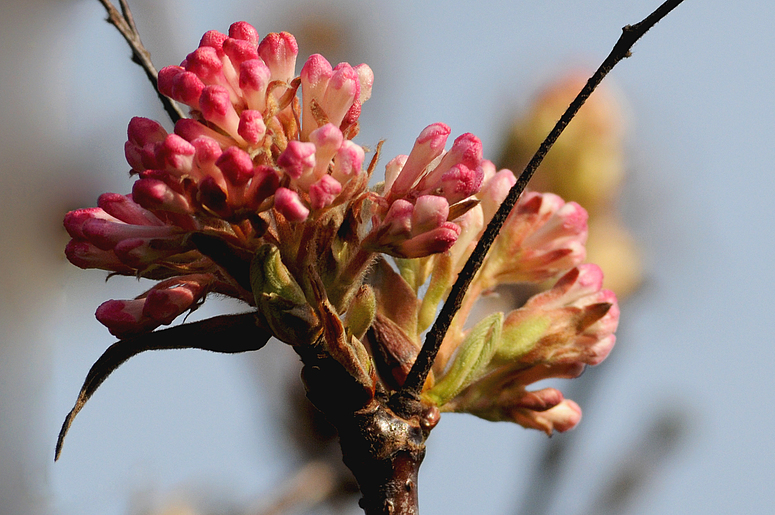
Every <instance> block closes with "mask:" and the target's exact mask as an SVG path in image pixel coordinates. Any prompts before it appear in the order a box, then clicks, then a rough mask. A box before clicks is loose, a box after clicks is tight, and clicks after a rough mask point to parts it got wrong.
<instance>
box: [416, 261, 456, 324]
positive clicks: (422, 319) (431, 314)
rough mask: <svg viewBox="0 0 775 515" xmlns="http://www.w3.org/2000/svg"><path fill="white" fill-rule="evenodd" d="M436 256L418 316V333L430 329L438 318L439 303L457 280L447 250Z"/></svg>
mask: <svg viewBox="0 0 775 515" xmlns="http://www.w3.org/2000/svg"><path fill="white" fill-rule="evenodd" d="M435 257H436V260H435V261H434V268H433V275H431V280H430V283H429V284H428V290H427V291H426V292H425V296H424V297H423V299H422V304H420V311H419V314H418V316H417V334H420V333H422V332H423V331H425V330H426V329H428V328H429V327H430V326H431V324H432V323H433V321H434V320H435V319H436V311H438V309H439V304H440V303H441V301H442V300H443V299H444V297H445V295H446V294H447V291H449V288H450V287H451V286H452V283H453V282H454V280H455V278H454V274H453V272H452V258H451V256H450V255H449V253H447V252H445V253H444V254H438V255H437V256H435Z"/></svg>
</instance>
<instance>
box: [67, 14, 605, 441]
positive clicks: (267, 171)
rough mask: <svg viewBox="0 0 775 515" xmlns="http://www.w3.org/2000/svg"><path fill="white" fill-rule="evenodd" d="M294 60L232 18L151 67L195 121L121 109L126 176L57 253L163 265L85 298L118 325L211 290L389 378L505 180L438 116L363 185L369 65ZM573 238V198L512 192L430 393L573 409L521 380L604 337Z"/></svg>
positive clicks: (516, 408) (548, 421)
mask: <svg viewBox="0 0 775 515" xmlns="http://www.w3.org/2000/svg"><path fill="white" fill-rule="evenodd" d="M297 56H298V46H297V44H296V41H295V39H294V38H293V36H292V35H290V34H288V33H273V34H268V35H266V36H265V37H264V38H261V37H259V35H258V33H257V31H256V29H255V28H254V27H252V26H251V25H249V24H247V23H245V22H238V23H235V24H233V25H232V26H231V27H230V29H229V31H228V34H223V33H220V32H218V31H209V32H207V33H206V34H205V35H204V36H203V37H202V40H201V42H200V44H199V47H198V48H197V49H195V50H194V51H193V52H191V53H190V54H188V55H187V56H186V58H185V59H184V60H183V61H182V62H181V64H180V65H179V66H168V67H165V68H163V69H162V70H161V71H160V72H159V79H158V83H159V89H160V91H161V92H162V93H163V94H165V95H167V96H169V97H170V98H172V99H174V100H176V101H178V102H181V103H183V104H185V105H187V106H188V107H189V108H190V111H189V116H190V117H189V118H184V119H181V120H179V121H178V122H177V123H176V124H175V127H174V130H173V131H172V132H171V133H168V132H167V131H166V130H165V129H164V128H163V127H162V126H161V125H160V124H159V123H157V122H155V121H153V120H149V119H146V118H133V119H132V120H131V121H130V122H129V126H128V130H127V142H126V144H125V147H124V153H125V156H126V159H127V162H128V163H129V166H130V168H131V173H132V174H133V175H134V176H135V177H136V181H135V182H134V184H133V186H132V191H131V193H130V194H126V195H121V194H116V193H106V194H104V195H102V196H101V197H100V198H99V199H98V207H94V208H87V209H80V210H76V211H72V212H70V213H68V214H67V215H66V216H65V220H64V225H65V228H66V229H67V231H68V233H69V234H70V236H71V237H72V240H71V241H70V243H69V244H68V245H67V248H66V255H67V257H68V259H69V260H70V261H71V262H72V263H73V264H75V265H76V266H79V267H81V268H96V269H102V270H106V271H108V272H110V273H111V274H119V275H127V276H136V277H143V278H147V279H151V280H154V281H157V282H156V283H155V285H154V286H152V287H151V288H150V289H149V290H148V291H146V292H145V293H142V294H140V295H139V296H138V297H136V298H134V299H128V300H120V299H112V300H108V301H106V302H105V303H103V304H102V305H101V306H100V307H99V308H98V309H97V313H96V316H97V319H98V320H99V321H100V322H102V323H103V324H104V325H105V326H106V327H107V328H108V329H109V331H110V332H111V333H112V334H114V335H115V336H117V337H118V338H132V337H136V336H139V335H143V334H145V333H148V332H151V331H154V330H155V329H156V328H158V327H160V326H162V325H167V324H170V323H172V322H173V321H174V320H175V319H176V318H177V317H179V316H181V315H184V314H185V313H188V312H190V311H192V310H194V309H196V308H197V307H198V306H199V305H200V304H201V303H202V302H204V300H205V298H206V296H207V295H208V294H211V293H213V294H219V295H224V296H228V297H232V298H236V299H239V300H241V301H243V302H244V303H246V304H247V305H249V306H250V307H252V308H253V309H254V310H255V311H256V323H257V324H259V325H260V326H261V328H262V329H263V330H265V331H267V332H268V333H271V334H272V335H274V336H275V337H277V338H278V339H279V340H281V341H283V342H285V343H287V344H290V345H292V346H294V347H296V348H297V349H307V348H314V349H316V350H315V352H323V353H327V355H328V356H330V357H332V358H333V359H336V360H337V361H338V362H339V363H340V364H341V365H342V366H343V367H344V369H345V370H346V371H347V373H349V374H350V375H351V376H352V378H353V379H354V381H355V382H356V383H358V384H360V385H361V386H362V387H363V388H364V391H366V392H371V394H374V392H376V391H377V383H379V384H381V386H380V388H383V389H387V390H390V389H396V388H400V386H401V384H402V383H403V381H404V380H405V379H406V375H407V373H408V371H409V369H410V368H411V365H412V363H413V361H414V358H415V356H416V354H417V352H418V350H419V349H420V347H421V340H420V336H421V334H422V333H423V332H424V331H425V330H426V329H427V328H428V326H429V325H430V323H431V321H432V319H433V317H434V316H435V313H436V311H437V309H438V305H439V303H441V302H443V301H444V299H445V298H446V296H447V295H448V294H449V291H450V288H451V287H452V284H453V282H454V280H455V277H456V276H457V273H458V272H459V271H460V269H461V268H462V266H463V263H465V261H466V260H467V259H468V258H469V256H470V255H471V252H472V251H473V248H474V246H475V245H476V242H477V241H478V240H479V238H480V237H481V235H482V232H483V231H484V228H485V226H486V224H487V223H488V222H489V220H490V219H491V218H492V217H493V215H494V213H495V211H496V210H497V208H498V206H499V204H500V202H501V201H502V200H503V199H504V198H505V197H506V194H507V192H508V191H509V189H510V188H511V187H512V186H513V185H514V183H515V178H514V175H513V174H512V172H510V171H509V170H501V171H498V170H496V168H495V166H494V165H493V163H492V162H490V161H487V160H485V159H484V158H483V152H482V143H481V141H480V140H479V139H478V138H477V137H476V136H474V135H472V134H470V133H464V134H462V135H459V136H457V137H456V138H455V139H454V140H453V141H452V143H451V144H449V145H448V140H449V137H450V135H451V134H452V130H451V128H450V127H448V126H447V125H445V124H443V123H433V124H431V125H429V126H427V127H426V128H425V129H423V130H422V131H420V133H419V135H418V137H417V139H416V141H415V143H414V146H413V148H412V149H411V150H410V151H409V153H408V154H406V155H400V156H396V157H394V158H392V159H388V160H387V162H386V163H385V164H384V169H385V178H384V181H383V182H382V183H380V184H378V185H377V186H375V187H374V188H373V189H369V187H368V184H369V180H370V178H371V175H372V174H373V173H374V171H375V170H377V169H378V167H380V166H383V165H380V164H379V163H378V160H377V157H378V152H375V154H376V155H371V156H369V152H368V151H367V150H366V149H364V148H363V147H361V146H360V145H359V144H357V143H355V142H354V141H353V138H355V137H356V136H357V134H358V129H359V126H358V123H359V122H358V119H359V116H360V112H361V109H362V107H363V104H364V102H366V101H367V100H368V99H369V98H370V97H371V94H372V88H373V82H374V75H373V73H372V71H371V69H370V68H369V67H368V66H367V65H365V64H360V65H357V66H352V65H350V64H348V63H339V64H337V65H333V66H332V64H331V63H329V62H328V61H327V60H326V59H325V58H324V57H323V56H321V55H318V54H313V55H312V56H310V57H309V58H308V59H307V60H306V61H305V62H304V63H299V64H300V65H301V66H300V70H299V71H298V72H297V62H296V61H297ZM297 73H298V75H297ZM378 148H379V147H378ZM586 235H587V227H586V212H585V211H584V210H583V209H582V208H581V207H580V206H579V205H577V204H575V203H573V202H567V203H566V202H564V201H563V200H562V199H561V198H560V197H558V196H556V195H552V194H540V193H535V192H529V193H526V194H524V195H523V196H522V198H521V199H520V201H519V202H518V204H517V206H516V208H515V209H514V210H513V212H512V213H511V215H510V216H509V218H508V220H507V222H506V224H505V225H504V227H503V229H502V231H501V234H500V235H499V236H498V238H496V241H495V244H494V246H493V248H492V251H491V253H490V254H489V255H488V257H487V258H486V259H485V261H484V264H483V267H482V268H481V270H480V272H479V274H478V275H477V276H476V277H475V278H474V280H473V282H472V284H471V287H470V288H469V291H468V293H467V294H466V296H465V298H464V302H463V307H462V308H461V310H460V311H459V312H458V315H457V317H456V318H455V320H454V321H453V324H452V327H451V328H450V331H449V332H448V334H447V336H446V337H445V339H444V342H443V344H442V348H441V351H440V353H439V356H438V358H437V361H436V363H435V364H434V370H433V373H432V377H430V378H429V380H428V381H427V383H426V385H425V386H426V388H425V391H424V392H423V399H424V401H425V402H427V403H428V404H429V405H431V406H434V407H438V408H439V409H441V410H443V411H466V412H470V413H473V414H476V415H478V416H481V417H484V418H488V419H492V420H511V421H514V422H517V423H519V424H522V425H524V426H526V427H534V428H538V429H541V430H544V431H547V432H551V431H552V430H559V431H562V430H566V429H569V428H571V427H573V426H574V425H575V424H576V423H577V422H578V419H579V418H580V409H579V408H578V406H577V405H575V404H574V403H573V402H572V401H569V400H566V399H564V398H563V396H562V394H561V393H560V392H559V391H558V390H555V389H544V390H538V391H528V390H527V389H526V387H527V386H528V385H530V384H532V383H533V382H535V381H538V380H540V379H543V378H546V377H572V376H575V375H578V373H580V371H581V369H583V367H584V366H585V365H588V364H589V365H594V364H597V363H599V362H600V361H602V360H603V359H604V358H605V356H606V355H607V354H608V352H609V351H610V349H611V346H612V345H613V343H614V341H615V338H614V336H613V333H614V330H615V328H616V325H617V322H618V307H617V304H616V299H615V297H614V296H613V294H612V293H611V292H609V291H607V290H602V289H601V281H602V275H601V274H600V271H599V269H598V268H596V267H594V265H581V264H580V263H581V262H582V261H583V259H584V242H585V239H586ZM558 278H559V280H558ZM549 280H551V281H556V283H555V285H554V286H553V287H551V288H550V289H548V290H546V291H544V292H543V293H539V294H538V295H536V296H534V297H532V298H531V299H530V300H528V301H527V303H525V304H524V305H523V306H513V308H515V309H513V310H511V311H510V312H509V313H507V314H502V313H496V314H493V315H491V316H489V317H486V318H485V319H483V320H481V321H473V320H471V321H469V320H468V318H469V315H470V313H471V308H472V306H473V304H474V303H475V302H476V300H477V299H478V298H479V297H480V296H481V295H483V294H487V293H489V292H491V291H492V290H493V289H494V288H495V287H497V286H498V285H501V284H513V283H521V282H529V283H533V284H536V285H537V284H540V283H543V282H545V281H549ZM469 322H470V323H469ZM434 409H435V408H434Z"/></svg>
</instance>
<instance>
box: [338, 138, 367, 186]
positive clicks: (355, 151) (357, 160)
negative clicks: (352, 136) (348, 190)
mask: <svg viewBox="0 0 775 515" xmlns="http://www.w3.org/2000/svg"><path fill="white" fill-rule="evenodd" d="M364 157H365V154H364V152H363V147H361V146H360V145H358V144H356V143H353V142H352V141H350V140H345V141H343V142H342V146H341V147H339V150H337V151H336V156H335V157H334V169H333V171H332V172H331V175H332V176H333V177H334V179H336V180H337V181H339V182H340V183H342V184H346V183H347V182H348V181H349V180H350V179H351V178H353V177H355V176H356V175H358V174H359V173H361V167H362V166H363V159H364Z"/></svg>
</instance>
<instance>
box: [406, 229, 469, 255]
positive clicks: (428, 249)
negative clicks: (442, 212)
mask: <svg viewBox="0 0 775 515" xmlns="http://www.w3.org/2000/svg"><path fill="white" fill-rule="evenodd" d="M459 235H460V227H458V226H457V225H455V224H453V223H452V222H445V223H443V224H442V225H441V226H440V227H437V228H435V229H433V230H430V231H427V232H424V233H421V234H419V235H417V236H415V237H413V238H410V239H408V240H406V241H404V242H403V243H401V244H400V245H399V246H398V248H397V249H396V253H395V254H394V255H396V256H398V257H403V258H410V259H411V258H419V257H425V256H430V255H431V254H439V253H442V252H446V251H448V250H449V249H450V248H452V245H454V244H455V242H456V241H457V238H458V236H459Z"/></svg>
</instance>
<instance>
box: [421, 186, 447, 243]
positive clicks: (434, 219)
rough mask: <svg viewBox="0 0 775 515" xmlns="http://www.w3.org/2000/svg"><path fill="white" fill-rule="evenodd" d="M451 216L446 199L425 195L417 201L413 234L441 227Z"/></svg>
mask: <svg viewBox="0 0 775 515" xmlns="http://www.w3.org/2000/svg"><path fill="white" fill-rule="evenodd" d="M447 216H449V204H448V203H447V201H446V199H444V197H437V196H436V195H423V196H422V197H420V198H418V199H417V202H415V205H414V212H413V213H412V234H414V235H417V234H421V233H423V232H426V231H430V230H432V229H435V228H437V227H440V226H441V225H443V224H444V223H446V221H447Z"/></svg>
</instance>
